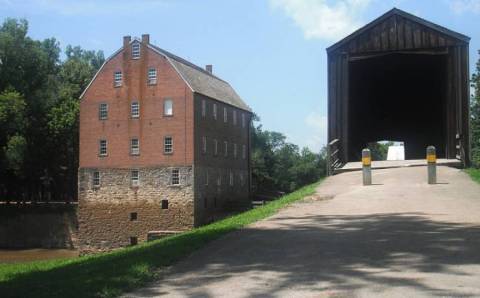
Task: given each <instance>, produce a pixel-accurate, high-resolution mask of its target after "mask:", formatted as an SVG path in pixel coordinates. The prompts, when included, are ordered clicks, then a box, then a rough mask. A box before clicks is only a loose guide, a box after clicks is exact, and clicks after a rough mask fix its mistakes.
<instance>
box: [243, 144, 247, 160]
mask: <svg viewBox="0 0 480 298" xmlns="http://www.w3.org/2000/svg"><path fill="white" fill-rule="evenodd" d="M242 158H243V159H245V158H247V146H245V145H243V146H242Z"/></svg>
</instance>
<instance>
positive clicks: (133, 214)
mask: <svg viewBox="0 0 480 298" xmlns="http://www.w3.org/2000/svg"><path fill="white" fill-rule="evenodd" d="M137 218H138V214H137V212H131V213H130V221H134V220H137Z"/></svg>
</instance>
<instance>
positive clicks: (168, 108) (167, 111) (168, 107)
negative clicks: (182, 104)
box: [163, 99, 173, 116]
mask: <svg viewBox="0 0 480 298" xmlns="http://www.w3.org/2000/svg"><path fill="white" fill-rule="evenodd" d="M163 115H165V116H173V101H172V100H171V99H165V100H164V101H163Z"/></svg>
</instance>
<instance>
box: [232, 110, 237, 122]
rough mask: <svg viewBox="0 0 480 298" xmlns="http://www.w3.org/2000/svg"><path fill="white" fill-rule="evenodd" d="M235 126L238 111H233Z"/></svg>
mask: <svg viewBox="0 0 480 298" xmlns="http://www.w3.org/2000/svg"><path fill="white" fill-rule="evenodd" d="M233 125H237V111H235V110H234V111H233Z"/></svg>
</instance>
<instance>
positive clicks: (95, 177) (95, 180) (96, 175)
mask: <svg viewBox="0 0 480 298" xmlns="http://www.w3.org/2000/svg"><path fill="white" fill-rule="evenodd" d="M100 184H101V177H100V172H99V171H94V172H93V173H92V185H93V187H94V188H99V187H100Z"/></svg>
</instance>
